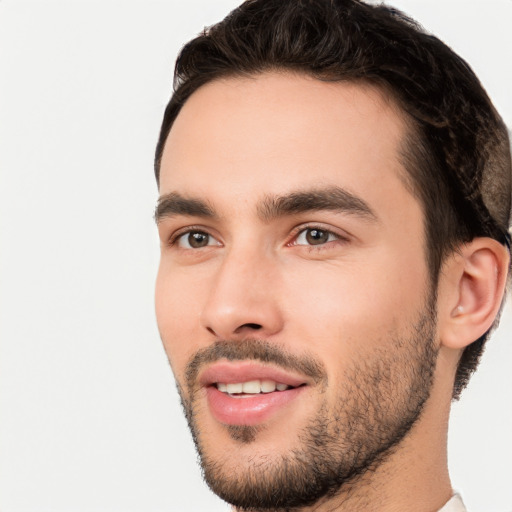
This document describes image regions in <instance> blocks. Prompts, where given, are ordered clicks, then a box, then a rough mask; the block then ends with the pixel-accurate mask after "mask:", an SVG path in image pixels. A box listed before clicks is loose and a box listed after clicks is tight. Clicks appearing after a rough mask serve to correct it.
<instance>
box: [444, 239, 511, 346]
mask: <svg viewBox="0 0 512 512" xmlns="http://www.w3.org/2000/svg"><path fill="white" fill-rule="evenodd" d="M509 264H510V263H509V252H508V250H507V249H506V248H505V247H504V246H503V245H501V244H500V243H499V242H497V241H496V240H493V239H492V238H475V239H474V240H473V241H471V242H470V243H468V244H465V245H463V246H461V247H460V248H459V250H457V251H456V252H454V253H453V254H452V255H451V256H450V257H448V259H447V260H446V261H445V263H444V264H443V268H442V270H441V274H440V276H439V283H438V326H439V335H440V341H441V345H443V346H445V347H448V348H453V349H462V348H464V347H466V346H467V345H469V344H471V343H473V342H474V341H476V340H477V339H478V338H479V337H480V336H482V335H483V334H484V333H485V332H487V331H488V330H489V328H490V327H491V326H492V324H493V322H494V319H495V318H496V316H497V315H498V312H499V310H500V307H501V303H502V300H503V295H504V293H505V286H506V282H507V274H508V268H509Z"/></svg>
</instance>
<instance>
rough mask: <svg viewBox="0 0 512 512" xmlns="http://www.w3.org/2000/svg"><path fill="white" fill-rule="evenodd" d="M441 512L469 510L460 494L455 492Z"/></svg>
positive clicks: (463, 511) (465, 511)
mask: <svg viewBox="0 0 512 512" xmlns="http://www.w3.org/2000/svg"><path fill="white" fill-rule="evenodd" d="M439 512H467V510H466V507H465V506H464V503H463V501H462V498H461V497H460V496H459V495H458V494H454V495H453V496H452V497H451V499H450V501H448V503H447V504H446V505H445V506H444V507H443V508H442V509H441V510H440V511H439Z"/></svg>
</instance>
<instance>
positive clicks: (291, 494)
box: [178, 299, 438, 512]
mask: <svg viewBox="0 0 512 512" xmlns="http://www.w3.org/2000/svg"><path fill="white" fill-rule="evenodd" d="M435 325H436V322H435V300H434V299H431V300H430V301H429V304H427V307H425V309H424V310H423V312H422V314H421V316H420V318H419V320H418V321H417V322H416V323H415V324H414V325H413V326H412V329H411V332H410V333H408V334H407V335H405V336H400V337H392V338H391V339H390V340H388V342H387V343H386V342H384V341H383V343H382V344H381V348H380V349H378V350H375V351H374V352H373V353H372V357H369V358H366V359H364V360H360V361H357V362H354V363H353V364H352V365H351V366H350V368H346V369H345V371H344V378H343V381H342V383H343V388H342V389H340V391H339V393H338V397H337V400H336V404H337V405H336V407H335V408H333V407H329V406H328V405H327V403H326V401H325V400H324V401H323V402H322V403H321V405H320V406H319V410H318V413H317V414H316V415H315V416H314V417H313V418H311V420H310V421H309V422H308V424H307V425H306V426H305V427H303V428H302V429H301V431H300V432H299V433H298V434H297V443H296V446H295V448H294V449H291V450H289V452H288V453H284V454H274V453H270V454H266V455H265V456H259V457H254V459H252V460H250V461H242V462H241V463H240V464H238V468H239V469H238V470H237V471H236V472H234V471H233V469H232V467H231V469H230V467H226V465H225V463H224V461H223V460H214V459H213V458H212V457H211V456H209V453H208V446H207V444H206V443H205V442H204V441H203V439H202V435H201V429H200V427H199V425H198V420H197V406H196V403H195V399H194V393H193V392H190V393H189V397H191V398H190V400H187V398H186V397H185V394H184V393H183V391H182V390H181V389H180V386H179V385H178V391H179V393H180V396H181V400H182V405H183V409H184V411H185V416H186V418H187V421H188V424H189V428H190V431H191V433H192V437H193V439H194V443H195V445H196V449H197V452H198V454H199V458H200V461H201V466H202V471H203V476H204V479H205V481H206V483H207V484H208V486H209V487H210V488H211V490H212V491H213V492H214V493H215V494H217V495H218V496H219V497H220V498H222V499H223V500H225V501H227V502H228V503H230V504H232V505H234V506H235V507H237V509H238V510H250V511H254V512H256V511H260V510H261V511H264V510H266V511H271V510H272V511H279V510H290V509H300V508H301V507H306V506H308V505H312V504H314V503H317V502H318V501H320V500H322V498H324V499H325V498H331V497H334V496H337V495H341V494H342V493H343V492H347V493H350V490H351V489H354V488H355V487H357V485H358V482H362V478H361V477H362V476H363V475H365V474H366V473H368V472H371V471H375V469H377V468H378V467H379V466H380V465H381V464H382V463H383V462H384V461H385V460H386V458H387V457H388V456H389V455H390V454H391V453H393V451H394V449H395V448H396V447H397V446H398V445H399V444H400V442H401V441H402V440H403V439H404V437H405V436H406V434H407V433H408V432H409V431H410V429H411V427H412V426H413V425H414V423H415V422H416V421H417V420H418V418H419V417H420V415H421V412H422V410H423V406H424V404H425V402H426V401H427V399H428V397H429V395H430V390H431V387H432V383H433V375H434V370H435V365H436V359H437V353H438V349H437V348H436V343H435ZM269 351H270V355H269ZM223 352H225V354H224V357H228V358H229V359H240V360H242V359H248V358H249V359H250V358H253V359H257V360H263V361H266V362H268V361H269V359H270V360H271V359H273V357H272V353H274V352H275V348H274V347H271V346H270V344H268V343H267V342H265V341H259V340H247V342H246V343H240V342H237V343H233V342H219V343H218V344H217V345H216V356H215V357H218V356H221V355H222V354H223ZM258 354H259V356H258ZM210 355H211V357H210V360H211V358H213V357H214V356H213V352H212V354H210ZM283 357H285V356H283ZM275 362H276V363H277V364H279V363H280V362H279V361H275ZM281 362H282V361H281ZM304 364H305V365H308V364H309V365H313V366H316V367H319V368H320V367H321V365H320V366H319V363H318V362H316V361H309V362H308V361H304ZM324 384H326V379H325V380H324ZM189 391H192V390H191V389H189ZM226 428H227V432H228V433H229V435H230V437H231V439H232V440H233V441H235V442H237V443H240V444H241V445H247V444H249V443H256V442H257V440H258V430H259V429H258V427H253V426H243V425H241V426H227V427H226ZM282 435H283V436H286V435H288V432H286V431H283V432H282ZM231 466H232V465H231ZM241 468H243V469H244V470H243V471H242V469H241ZM347 495H348V494H347Z"/></svg>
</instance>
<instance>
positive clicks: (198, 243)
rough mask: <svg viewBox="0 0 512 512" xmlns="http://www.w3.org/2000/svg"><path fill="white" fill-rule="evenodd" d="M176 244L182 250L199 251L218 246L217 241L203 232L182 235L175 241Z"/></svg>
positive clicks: (190, 232)
mask: <svg viewBox="0 0 512 512" xmlns="http://www.w3.org/2000/svg"><path fill="white" fill-rule="evenodd" d="M177 243H178V245H179V246H180V247H182V248H183V249H201V247H207V246H209V245H218V242H217V240H215V238H213V237H212V236H210V235H209V234H208V233H204V232H203V231H189V232H188V233H183V235H181V236H180V237H178V239H177Z"/></svg>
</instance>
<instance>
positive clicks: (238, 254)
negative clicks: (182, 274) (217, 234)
mask: <svg viewBox="0 0 512 512" xmlns="http://www.w3.org/2000/svg"><path fill="white" fill-rule="evenodd" d="M276 273H277V269H276V262H275V259H274V258H273V257H272V255H271V254H269V252H268V251H266V250H265V248H264V247H261V246H258V244H255V243H254V241H253V242H252V243H251V242H250V241H248V243H240V244H238V245H232V246H231V247H229V248H226V250H225V255H224V259H223V261H222V263H221V264H220V265H219V267H218V269H217V274H216V276H215V278H214V279H213V280H212V286H211V289H210V293H209V296H208V298H207V301H206V304H205V306H204V309H203V312H202V323H203V325H204V327H205V328H207V329H208V330H209V331H210V332H213V333H214V334H215V335H216V337H218V338H222V339H229V338H232V337H233V336H240V335H245V336H247V335H248V334H249V333H248V332H246V331H248V330H249V331H250V330H253V331H254V330H257V331H258V334H257V335H258V336H259V337H261V336H269V335H270V334H273V333H275V332H276V331H278V330H279V329H280V327H281V323H282V322H281V315H280V311H279V304H278V301H277V287H276V285H277V281H278V279H277V275H276ZM252 335H255V333H254V332H253V333H252Z"/></svg>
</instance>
